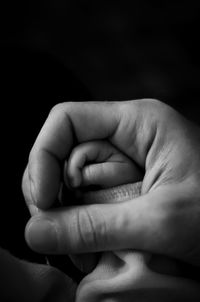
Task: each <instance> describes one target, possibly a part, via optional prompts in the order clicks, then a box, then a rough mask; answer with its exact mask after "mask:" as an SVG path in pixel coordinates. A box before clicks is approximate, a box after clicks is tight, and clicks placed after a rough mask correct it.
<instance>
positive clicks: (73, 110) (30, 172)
mask: <svg viewBox="0 0 200 302" xmlns="http://www.w3.org/2000/svg"><path fill="white" fill-rule="evenodd" d="M118 112H119V111H118V110H117V103H112V102H101V103H100V102H90V103H82V102H76V103H75V102H70V103H62V104H58V105H56V106H55V107H54V108H53V109H52V110H51V112H50V114H49V116H48V118H47V120H46V122H45V124H44V126H43V127H42V129H41V131H40V133H39V135H38V137H37V139H36V141H35V144H34V146H33V148H32V150H31V152H30V155H29V161H28V165H27V169H26V171H27V172H26V173H25V175H24V177H23V185H22V187H23V192H24V196H25V197H26V199H28V203H29V205H30V204H35V205H37V207H39V208H41V209H47V208H49V207H50V206H51V205H52V204H53V202H54V201H55V199H56V197H57V195H58V192H59V189H60V182H61V175H62V161H64V160H65V159H67V157H68V156H69V154H70V151H71V149H72V148H73V146H74V144H75V142H76V141H78V142H84V141H89V140H93V139H105V138H108V137H111V136H112V135H113V134H114V133H115V131H116V129H117V126H118V124H119V114H118Z"/></svg>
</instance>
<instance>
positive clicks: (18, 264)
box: [0, 248, 76, 302]
mask: <svg viewBox="0 0 200 302" xmlns="http://www.w3.org/2000/svg"><path fill="white" fill-rule="evenodd" d="M0 267H1V270H0V280H1V285H0V300H1V301H25V302H26V301H30V302H40V301H58V302H64V301H65V302H66V301H67V302H73V301H74V297H75V292H76V285H75V284H74V283H73V281H72V280H71V279H70V278H69V277H67V276H66V275H64V274H63V273H61V272H60V271H59V270H57V269H55V268H53V267H51V266H48V265H42V264H36V263H29V262H26V261H22V260H19V259H17V258H16V257H14V256H12V255H11V254H10V253H9V252H7V251H6V250H3V249H1V248H0Z"/></svg>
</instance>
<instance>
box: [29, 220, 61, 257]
mask: <svg viewBox="0 0 200 302" xmlns="http://www.w3.org/2000/svg"><path fill="white" fill-rule="evenodd" d="M25 237H26V240H27V242H28V244H29V246H30V247H31V248H32V249H33V250H35V251H36V252H38V253H47V254H48V253H53V252H55V251H56V250H57V246H58V239H57V231H56V226H55V224H54V223H53V222H52V221H50V220H48V219H46V220H45V219H44V218H43V219H42V218H36V219H34V220H32V221H31V222H30V223H29V224H28V225H27V228H26V235H25Z"/></svg>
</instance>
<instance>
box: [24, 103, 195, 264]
mask: <svg viewBox="0 0 200 302" xmlns="http://www.w3.org/2000/svg"><path fill="white" fill-rule="evenodd" d="M82 125H84V127H83V126H82ZM91 125H92V127H91ZM74 136H75V138H76V142H78V143H84V142H87V141H90V140H99V139H103V140H106V141H108V142H110V143H111V144H112V145H113V146H114V147H115V148H117V149H118V150H120V152H122V153H124V154H126V156H128V157H129V158H130V159H132V160H133V161H134V162H135V163H136V164H137V165H138V166H139V167H140V168H141V169H143V170H144V178H143V181H142V196H140V197H138V198H136V199H134V201H132V200H129V201H127V202H125V203H123V204H116V205H111V204H106V205H104V204H102V205H82V206H76V207H70V208H64V209H62V211H61V210H60V211H59V210H57V211H53V210H48V209H50V208H51V206H52V205H53V203H54V200H55V198H56V196H57V194H58V191H59V187H60V184H61V183H60V181H61V170H60V165H61V162H62V161H63V160H64V159H65V160H66V159H68V157H69V155H70V150H71V149H72V148H73V144H74V140H73V139H74ZM199 154H200V135H199V128H198V127H197V126H195V125H193V124H192V123H191V122H189V121H187V120H186V119H185V118H184V117H182V116H181V115H180V114H178V113H177V112H176V111H175V110H173V109H172V108H171V107H169V106H167V105H165V104H163V103H161V102H159V101H156V100H151V99H144V100H135V101H127V102H121V103H120V102H111V103H109V102H103V103H102V102H99V103H98V102H91V103H89V104H88V103H62V104H58V105H57V106H55V107H54V108H53V110H52V111H51V113H50V115H49V117H48V118H47V120H46V122H45V124H44V126H43V128H42V129H41V132H40V134H39V136H38V138H37V139H36V142H35V144H34V146H33V148H32V150H31V152H30V156H29V163H28V165H27V169H26V170H25V173H24V178H23V192H24V196H25V199H26V201H27V204H28V205H29V206H30V205H31V206H32V207H33V206H35V207H36V208H37V207H38V208H40V209H43V211H42V212H40V213H39V214H36V215H35V216H34V217H33V218H32V219H31V220H30V222H29V223H28V225H27V228H26V239H27V242H28V244H29V245H30V247H31V248H32V249H34V250H36V251H38V252H42V253H47V252H51V253H57V254H59V253H87V252H95V251H102V250H116V249H126V248H131V249H132V248H136V249H140V250H145V251H149V252H151V253H159V254H163V255H167V256H171V257H174V258H178V259H181V260H184V261H187V262H190V263H193V264H197V265H198V264H199V253H200V245H199V233H200V229H199V215H200V214H199V197H200V189H199V171H200V158H199ZM44 210H45V211H44ZM47 220H50V221H51V225H50V228H48V229H45V228H44V227H43V224H44V222H45V221H47ZM91 221H92V223H91ZM36 222H37V223H36ZM39 222H40V223H39ZM80 224H82V225H83V226H84V228H81V234H80V228H79V227H78V226H79V225H80ZM40 226H41V228H40ZM54 228H55V229H56V232H57V233H56V234H57V236H58V237H57V238H58V242H57V243H56V242H55V241H54V240H53V239H51V240H50V239H48V238H49V237H48V236H49V235H48V234H50V229H51V230H53V229H54ZM94 232H95V237H94V235H93V234H94ZM72 233H73V238H72V236H71V234H72ZM116 234H117V236H116ZM50 242H51V244H52V248H51V250H50V248H49V245H48V244H49V243H50Z"/></svg>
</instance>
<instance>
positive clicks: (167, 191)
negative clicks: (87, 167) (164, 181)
mask: <svg viewBox="0 0 200 302" xmlns="http://www.w3.org/2000/svg"><path fill="white" fill-rule="evenodd" d="M185 196H186V194H185V192H184V190H183V186H182V185H180V186H178V185H174V186H172V185H170V186H164V187H163V188H161V187H160V188H159V189H156V190H154V191H152V192H149V193H148V194H145V195H142V196H140V197H137V198H133V199H129V200H128V201H125V202H123V203H121V202H119V203H117V204H116V203H109V204H104V203H102V204H91V205H82V206H73V207H65V208H61V209H54V210H53V209H52V210H49V211H45V212H40V213H39V214H38V215H35V216H34V217H32V218H31V220H30V221H29V223H28V225H27V227H26V240H27V242H28V244H29V245H30V247H31V248H32V249H33V250H35V251H37V252H40V253H45V254H46V253H50V254H66V253H69V254H74V253H75V254H76V253H88V252H89V253H90V252H98V251H105V250H118V249H127V248H131V249H137V250H145V251H149V252H153V253H159V254H163V255H168V256H173V257H178V258H182V259H186V254H187V252H188V253H189V250H190V248H192V246H193V245H194V244H193V243H194V242H193V243H192V241H195V240H196V241H197V238H195V225H196V223H197V222H195V221H194V219H192V221H191V219H190V217H191V215H192V213H194V211H193V210H194V209H193V208H194V207H192V208H191V209H189V208H188V207H189V203H186V202H185ZM187 204H188V207H186V206H184V207H183V205H187ZM194 214H195V213H194ZM193 216H194V217H193V218H195V215H193ZM188 222H189V226H190V229H189V231H188V232H187V230H186V226H187V225H188ZM193 226H194V230H192V228H193ZM191 232H192V233H193V234H194V236H193V238H192V240H191V236H190V234H191ZM197 236H198V234H197V235H196V237H197ZM185 247H187V251H186V250H185ZM186 260H188V259H186ZM190 260H191V259H190ZM190 260H189V261H190Z"/></svg>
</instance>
